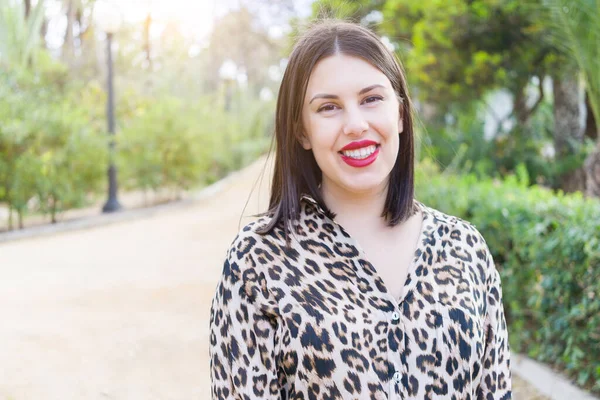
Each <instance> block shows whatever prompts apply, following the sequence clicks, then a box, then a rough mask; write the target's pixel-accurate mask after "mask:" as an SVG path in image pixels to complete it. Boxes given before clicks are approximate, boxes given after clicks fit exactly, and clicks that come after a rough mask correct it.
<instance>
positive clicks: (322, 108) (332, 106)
mask: <svg viewBox="0 0 600 400" xmlns="http://www.w3.org/2000/svg"><path fill="white" fill-rule="evenodd" d="M334 107H335V106H334V105H333V104H327V105H325V106H323V107H321V108H319V109H318V110H317V112H321V111H331V110H333V109H334Z"/></svg>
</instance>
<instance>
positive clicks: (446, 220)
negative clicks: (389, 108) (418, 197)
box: [417, 202, 488, 251]
mask: <svg viewBox="0 0 600 400" xmlns="http://www.w3.org/2000/svg"><path fill="white" fill-rule="evenodd" d="M417 203H418V204H419V205H420V206H421V209H422V210H423V212H424V214H425V215H427V216H429V217H431V219H432V223H433V224H434V225H435V226H436V228H437V229H439V230H440V232H442V233H445V234H446V235H445V236H446V237H447V238H448V241H450V242H451V243H454V244H456V243H457V242H461V243H464V244H466V247H474V248H477V249H480V247H483V249H484V250H485V251H488V248H487V244H486V241H485V238H484V237H483V234H482V233H481V232H480V231H479V230H478V229H477V227H476V226H475V225H474V224H473V223H472V222H471V221H469V220H467V219H465V218H462V217H458V216H456V215H452V214H448V213H446V212H443V211H440V210H438V209H436V208H433V207H430V206H427V205H425V204H423V203H421V202H417Z"/></svg>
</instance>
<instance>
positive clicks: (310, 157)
mask: <svg viewBox="0 0 600 400" xmlns="http://www.w3.org/2000/svg"><path fill="white" fill-rule="evenodd" d="M275 130H276V159H275V174H274V178H273V183H272V192H271V200H270V209H269V211H268V212H267V213H266V214H264V215H262V216H261V217H260V218H259V219H258V221H256V222H253V223H250V224H248V225H247V226H246V227H244V228H243V229H242V230H241V231H240V233H239V234H238V236H237V237H236V238H235V240H234V242H233V244H232V245H231V248H230V249H229V251H228V253H227V259H226V261H225V266H224V269H223V275H222V277H221V281H220V283H219V285H218V288H217V291H216V294H215V297H214V299H213V303H212V307H211V324H210V328H211V335H210V356H211V362H210V363H211V379H212V393H213V398H216V399H306V400H308V399H475V398H477V399H509V398H511V372H510V361H509V360H510V358H509V344H508V337H507V330H506V323H505V318H504V312H503V306H502V292H501V285H500V278H499V275H498V272H497V270H496V269H495V267H494V263H493V260H492V257H491V255H490V252H489V250H488V248H487V245H486V243H485V241H484V239H483V237H482V236H481V235H480V233H479V232H478V231H477V230H476V229H475V228H474V227H473V226H472V225H470V224H469V223H468V222H466V221H463V220H461V219H458V218H456V217H453V216H449V215H446V214H443V213H441V212H440V211H437V210H435V209H432V208H429V207H427V206H425V205H423V204H422V203H420V202H418V201H416V200H415V199H414V196H413V193H414V191H413V163H414V156H413V126H412V119H411V103H410V99H409V97H408V91H407V87H406V80H405V77H404V73H403V70H402V68H401V67H400V65H399V63H398V61H397V60H396V59H395V57H394V55H393V54H392V53H391V52H390V51H389V50H387V48H386V47H385V46H384V45H383V44H382V43H381V41H380V40H379V38H378V37H377V36H376V35H374V34H373V33H372V32H370V31H369V30H367V29H365V28H363V27H360V26H358V25H354V24H350V23H346V22H340V21H325V22H321V23H318V24H316V25H315V26H313V27H312V28H311V29H309V30H308V31H307V32H306V33H305V34H304V35H303V36H302V37H301V38H300V39H299V41H298V42H297V43H296V45H295V47H294V49H293V51H292V54H291V56H290V58H289V62H288V65H287V68H286V71H285V74H284V77H283V81H282V84H281V88H280V91H279V97H278V102H277V111H276V126H275Z"/></svg>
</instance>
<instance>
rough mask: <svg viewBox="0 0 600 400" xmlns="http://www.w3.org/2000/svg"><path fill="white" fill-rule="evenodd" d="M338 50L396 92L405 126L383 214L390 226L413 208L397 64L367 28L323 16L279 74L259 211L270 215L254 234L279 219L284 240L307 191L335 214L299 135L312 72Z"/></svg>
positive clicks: (408, 118)
mask: <svg viewBox="0 0 600 400" xmlns="http://www.w3.org/2000/svg"><path fill="white" fill-rule="evenodd" d="M336 54H344V55H348V56H354V57H359V58H361V59H363V60H365V61H367V62H368V63H370V64H372V65H373V66H375V67H376V68H378V69H379V70H380V71H381V72H383V73H384V74H385V75H386V77H387V78H388V79H389V80H390V82H391V84H392V88H393V89H394V91H395V92H396V95H397V96H398V100H399V102H400V115H401V116H402V122H403V127H404V130H403V132H402V134H401V135H400V148H399V150H398V157H397V159H396V163H395V165H394V167H393V169H392V171H391V173H390V177H389V184H388V193H387V198H386V201H385V205H384V209H383V211H382V214H381V216H382V217H385V219H386V222H387V223H388V225H389V226H394V225H396V224H398V223H399V222H402V221H404V220H406V219H407V218H408V217H410V216H411V215H412V214H413V212H414V210H413V196H414V139H413V123H412V114H411V111H412V106H411V102H410V99H409V97H408V88H407V84H406V78H405V75H404V71H403V68H402V66H401V63H400V61H399V60H398V59H397V58H396V56H395V55H394V53H393V52H391V51H390V50H388V49H387V47H385V45H384V44H383V43H382V42H381V40H380V39H379V37H378V36H377V35H375V34H374V33H373V32H371V31H370V30H369V29H367V28H364V27H362V26H360V25H357V24H354V23H350V22H345V21H340V20H335V19H325V20H321V21H318V22H316V23H315V24H314V25H312V26H311V27H310V28H309V29H308V30H307V31H306V32H305V33H304V34H303V35H302V36H301V37H300V38H299V40H298V41H297V42H296V44H295V46H294V48H293V50H292V53H291V55H290V58H289V61H288V64H287V67H286V69H285V73H284V75H283V80H282V82H281V86H280V88H279V94H278V97H277V107H276V111H275V136H274V138H273V139H274V141H275V144H276V151H275V170H274V175H273V181H272V185H271V199H270V202H269V210H268V211H267V212H265V213H263V214H261V215H269V216H271V217H272V219H271V221H270V222H269V223H268V224H267V225H266V226H264V227H262V228H261V229H259V230H258V233H261V234H266V233H268V232H270V231H271V230H272V229H273V228H274V227H275V226H276V225H278V224H280V223H283V228H284V231H285V237H286V241H288V240H289V236H288V232H289V231H290V230H291V229H290V228H291V223H292V222H293V221H294V220H297V219H298V218H299V213H300V199H301V196H302V194H308V195H310V196H311V197H312V198H313V199H315V200H316V201H317V203H319V205H320V206H321V208H322V209H323V210H324V211H325V213H326V214H327V216H328V217H329V218H331V219H334V218H335V214H334V213H333V212H331V210H329V209H328V208H327V206H326V205H325V203H324V201H323V198H322V196H321V194H320V191H319V187H318V186H319V184H320V182H321V174H322V173H321V170H320V168H319V166H318V164H317V162H316V160H315V158H314V156H313V153H312V151H311V150H305V149H304V148H303V147H302V145H301V142H300V139H301V135H302V134H303V133H302V132H303V126H302V116H301V112H302V105H303V103H304V96H305V94H306V87H307V86H308V80H309V77H310V74H311V72H312V70H313V68H314V67H315V65H316V64H317V63H318V62H319V61H320V60H321V59H323V58H325V57H329V56H332V55H336ZM272 150H273V144H272V147H271V151H272Z"/></svg>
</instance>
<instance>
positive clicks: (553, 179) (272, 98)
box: [0, 0, 600, 399]
mask: <svg viewBox="0 0 600 400" xmlns="http://www.w3.org/2000/svg"><path fill="white" fill-rule="evenodd" d="M323 17H338V18H344V19H348V20H352V21H355V22H358V23H361V24H363V25H365V26H367V27H370V28H371V29H373V30H374V31H376V32H377V33H378V34H379V35H380V36H381V37H382V39H383V41H384V43H385V44H386V45H387V46H388V47H389V48H390V49H392V50H393V51H394V52H395V53H396V54H397V55H398V57H399V59H400V60H401V61H402V63H403V64H404V67H405V70H406V74H407V78H408V81H409V89H410V95H411V97H412V99H413V102H414V103H415V106H416V110H415V117H416V118H415V121H416V122H415V123H416V131H417V135H418V143H417V155H418V157H417V158H418V164H417V168H416V170H417V198H419V199H420V200H421V201H422V202H424V203H425V204H427V205H429V206H431V207H434V208H438V209H439V210H442V211H444V212H446V213H449V214H453V215H457V216H460V217H462V218H465V219H467V220H469V221H471V222H472V223H473V224H475V225H476V226H477V229H479V230H480V231H481V232H482V233H483V235H484V237H485V238H486V240H487V242H488V244H489V247H490V249H491V251H492V253H493V255H494V260H495V262H496V266H497V268H498V270H499V271H500V273H501V276H502V282H503V290H504V302H505V308H506V315H507V322H508V324H509V329H510V332H511V337H510V339H511V346H512V351H513V352H514V353H515V354H516V353H519V354H523V355H526V356H528V357H530V358H532V359H536V360H538V361H540V362H542V363H544V364H545V365H547V366H549V367H551V368H553V369H554V370H555V371H560V373H561V374H562V375H563V376H565V377H567V379H568V380H570V381H571V382H572V383H573V384H575V385H577V386H579V387H580V388H583V389H586V390H589V391H592V392H594V393H595V394H600V345H599V343H600V297H599V296H600V200H599V197H600V138H599V135H598V134H599V132H600V128H599V124H598V121H599V120H600V3H599V2H598V1H596V0H527V1H517V0H444V1H440V0H420V1H413V0H327V1H325V0H323V1H320V0H219V1H217V0H197V1H194V2H190V1H185V0H168V1H167V0H122V1H110V0H0V238H2V236H3V235H4V236H5V237H6V238H8V237H9V236H8V235H10V234H12V233H14V232H16V231H27V230H28V229H33V228H34V227H39V226H44V225H49V226H52V225H54V224H56V223H58V222H61V221H67V220H69V219H73V218H75V217H77V218H86V217H88V216H91V215H96V214H99V213H104V214H108V213H113V212H115V211H123V210H126V209H128V208H144V207H150V206H154V205H157V204H159V203H169V202H173V201H178V200H182V199H185V198H187V197H189V196H190V194H191V193H194V192H195V191H197V190H200V189H202V188H203V187H206V186H207V185H210V184H212V183H214V182H217V181H219V180H220V179H222V178H224V177H225V176H227V175H228V174H230V173H231V172H233V171H240V170H243V169H244V168H245V167H247V166H249V165H254V164H253V163H256V162H257V160H258V161H259V162H261V163H264V161H261V160H263V159H264V155H265V153H266V151H267V150H268V148H269V146H270V144H271V140H272V135H273V114H274V109H275V102H276V97H277V92H278V87H279V83H280V80H281V77H282V74H283V71H284V70H285V66H286V57H287V56H288V55H289V52H290V50H291V47H292V45H293V41H294V38H295V37H296V36H297V35H298V33H299V32H301V31H302V30H303V28H304V27H305V26H306V24H307V23H309V22H310V21H312V20H314V19H317V18H323ZM261 165H262V164H261ZM244 176H245V175H244ZM249 177H250V178H248V179H254V178H255V176H254V175H249ZM267 180H268V178H267ZM244 187H245V186H244ZM247 195H248V192H246V191H244V192H240V193H237V194H235V195H233V194H232V196H234V197H237V198H245V197H247ZM223 204H224V203H221V205H220V206H219V207H221V208H223V207H224V205H223ZM242 204H243V203H242ZM239 211H240V210H238V209H237V208H234V209H233V211H232V212H233V214H235V213H236V212H239ZM202 223H203V221H200V220H199V221H198V224H202ZM204 223H206V222H204ZM199 229H200V228H199ZM234 231H235V229H233V228H232V230H231V231H227V235H225V238H224V239H223V243H224V244H222V245H221V247H222V248H220V247H219V249H220V250H223V251H224V249H225V248H226V245H227V244H228V243H229V242H230V240H231V239H232V238H233V236H231V237H230V235H232V234H233V232H234ZM7 240H8V239H7ZM90 240H91V239H90ZM22 243H25V244H22V245H20V246H22V247H19V252H18V254H20V255H19V256H12V257H13V258H11V259H10V262H11V263H12V264H10V265H9V264H7V263H9V261H7V260H9V259H8V258H5V259H4V260H5V261H4V262H5V264H4V267H5V268H9V267H11V268H13V267H17V266H18V267H21V266H23V268H22V270H23V271H26V268H25V265H26V261H24V259H22V258H20V257H21V255H22V254H24V253H26V252H34V253H35V250H34V249H36V248H37V247H36V246H38V245H39V243H37V242H36V243H34V242H31V243H30V244H26V243H27V241H24V242H22ZM86 243H89V242H86ZM3 246H4V247H3ZM3 246H2V245H0V266H1V265H2V260H3V259H2V252H3V250H5V252H4V254H9V250H10V248H9V247H7V246H8V245H3ZM11 251H12V250H11ZM11 254H17V253H16V250H15V252H14V253H11ZM222 256H224V253H222V252H221V253H218V254H217V255H215V260H217V261H215V263H214V265H212V264H211V265H212V268H213V269H215V270H216V272H217V273H218V272H220V268H221V265H218V263H219V260H220V257H222ZM7 257H8V256H7ZM84 259H85V258H84ZM21 262H22V264H20V263H21ZM31 262H32V263H34V261H31ZM39 262H40V261H39V260H38V261H35V263H39ZM221 262H222V260H221ZM15 263H18V264H20V265H17V264H15ZM36 265H37V264H36ZM211 282H212V281H211ZM213 283H214V282H212V283H211V284H210V285H208V286H207V287H206V291H207V293H210V294H211V295H212V292H211V291H212V290H214V287H213V286H211V285H212V284H213ZM7 285H8V283H7ZM7 287H8V286H7ZM0 289H1V288H0ZM7 290H8V289H7ZM8 293H9V292H8V291H5V292H2V291H1V290H0V295H2V294H5V295H6V298H8V297H9V294H8ZM10 293H11V294H10V296H13V295H14V294H15V293H16V292H10ZM0 297H1V296H0ZM11 298H12V297H11ZM23 304H24V303H23ZM201 307H204V308H206V307H208V300H206V301H204V303H202V305H201ZM116 309H118V307H116ZM205 311H206V310H203V311H202V312H203V313H205ZM204 317H206V316H204V315H203V318H204ZM205 328H206V327H205V326H204V325H202V326H201V329H205ZM32 329H34V328H32ZM36 329H37V328H36ZM17 334H18V332H17V331H15V335H17ZM198 346H199V347H198V348H202V349H203V348H204V347H205V346H204V343H199V344H198ZM202 351H204V350H202ZM0 354H1V353H0ZM1 357H2V356H1V355H0V358H1ZM202 362H204V361H202ZM0 364H2V361H0ZM0 370H1V368H0ZM7 370H8V368H7ZM7 370H5V375H4V377H5V378H6V377H7V376H13V377H14V376H18V374H16V373H15V375H10V374H6V371H7ZM13 372H14V369H13ZM2 376H3V375H2V374H0V380H1V379H2ZM205 378H206V376H205V375H203V377H202V379H205ZM13 379H14V378H13ZM203 382H206V380H204V381H203ZM5 385H7V386H5V388H12V389H10V390H13V392H11V391H10V390H8V389H6V390H7V392H6V393H20V392H19V391H18V390H17V389H14V387H16V386H13V387H11V386H10V385H9V384H8V383H5ZM23 385H25V384H24V383H23ZM2 387H3V386H2V382H0V389H2ZM23 387H25V386H23ZM23 393H26V391H24V392H23ZM27 393H29V392H27ZM32 393H34V392H32ZM195 393H196V392H195ZM200 393H206V392H202V391H201V392H200ZM2 395H3V393H2V391H1V390H0V396H2ZM7 396H8V394H7ZM11 396H16V395H11ZM106 397H110V396H109V395H107V396H106ZM7 398H14V399H17V398H21V397H7ZM22 398H34V397H27V396H25V395H24V397H22ZM57 398H58V397H57ZM62 398H91V397H90V396H86V397H77V396H75V397H69V396H67V397H64V396H63V397H62ZM99 398H100V397H99ZM102 398H104V397H102ZM111 398H133V397H132V396H127V395H122V396H118V395H115V396H114V397H111ZM140 398H150V397H140ZM156 398H170V397H168V396H158V397H156ZM173 398H190V397H186V396H184V395H182V396H181V397H176V396H175V397H173ZM201 398H208V397H202V396H201ZM524 398H534V397H524ZM536 398H537V397H536ZM539 398H542V397H539Z"/></svg>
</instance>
